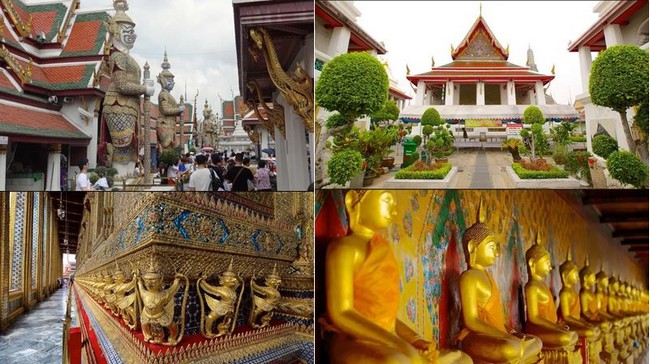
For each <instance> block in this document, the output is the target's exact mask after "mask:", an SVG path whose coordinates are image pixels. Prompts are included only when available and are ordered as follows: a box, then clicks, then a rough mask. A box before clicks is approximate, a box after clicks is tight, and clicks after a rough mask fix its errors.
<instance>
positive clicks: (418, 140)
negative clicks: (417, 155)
mask: <svg viewBox="0 0 650 364" xmlns="http://www.w3.org/2000/svg"><path fill="white" fill-rule="evenodd" d="M413 142H414V143H415V144H417V146H418V147H419V146H420V144H422V137H421V136H419V135H416V136H414V137H413Z"/></svg>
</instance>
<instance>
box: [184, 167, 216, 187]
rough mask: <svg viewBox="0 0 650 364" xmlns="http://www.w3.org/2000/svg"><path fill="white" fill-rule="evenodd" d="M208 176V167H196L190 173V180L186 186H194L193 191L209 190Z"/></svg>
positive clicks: (209, 179) (209, 180)
mask: <svg viewBox="0 0 650 364" xmlns="http://www.w3.org/2000/svg"><path fill="white" fill-rule="evenodd" d="M211 182H212V178H211V177H210V169H209V168H198V169H197V170H195V171H194V172H192V174H190V182H189V184H188V186H189V187H190V188H194V191H210V183H211Z"/></svg>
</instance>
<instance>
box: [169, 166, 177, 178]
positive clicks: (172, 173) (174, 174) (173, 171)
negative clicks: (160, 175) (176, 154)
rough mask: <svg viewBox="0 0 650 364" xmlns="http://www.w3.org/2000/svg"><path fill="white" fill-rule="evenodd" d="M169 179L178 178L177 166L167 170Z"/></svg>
mask: <svg viewBox="0 0 650 364" xmlns="http://www.w3.org/2000/svg"><path fill="white" fill-rule="evenodd" d="M167 177H171V178H176V177H178V167H177V166H169V167H168V168H167Z"/></svg>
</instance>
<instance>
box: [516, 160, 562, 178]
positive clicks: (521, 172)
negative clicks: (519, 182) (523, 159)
mask: <svg viewBox="0 0 650 364" xmlns="http://www.w3.org/2000/svg"><path fill="white" fill-rule="evenodd" d="M512 169H513V170H514V171H515V173H516V174H517V176H519V178H521V179H548V178H567V177H569V174H568V173H567V172H566V171H563V170H561V169H559V168H558V167H556V166H551V169H550V170H548V171H530V170H528V169H525V168H524V167H522V166H521V164H519V163H513V164H512Z"/></svg>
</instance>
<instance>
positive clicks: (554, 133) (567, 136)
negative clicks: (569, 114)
mask: <svg viewBox="0 0 650 364" xmlns="http://www.w3.org/2000/svg"><path fill="white" fill-rule="evenodd" d="M573 130H575V124H573V123H572V122H570V121H563V122H561V123H560V125H558V126H556V127H554V128H551V140H553V143H555V145H562V146H565V147H566V146H568V145H569V144H571V133H573Z"/></svg>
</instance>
